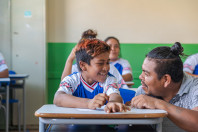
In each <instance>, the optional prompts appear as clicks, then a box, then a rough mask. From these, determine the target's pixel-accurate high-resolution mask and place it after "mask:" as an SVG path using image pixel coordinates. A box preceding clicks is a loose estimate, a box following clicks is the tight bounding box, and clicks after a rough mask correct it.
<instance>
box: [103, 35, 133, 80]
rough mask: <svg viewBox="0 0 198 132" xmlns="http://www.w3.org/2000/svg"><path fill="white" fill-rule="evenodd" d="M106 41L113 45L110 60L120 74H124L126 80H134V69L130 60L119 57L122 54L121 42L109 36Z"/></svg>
mask: <svg viewBox="0 0 198 132" xmlns="http://www.w3.org/2000/svg"><path fill="white" fill-rule="evenodd" d="M105 42H106V43H107V44H108V45H109V46H110V47H111V52H110V56H109V58H110V62H111V64H113V65H114V66H115V67H116V68H117V69H118V71H119V72H120V74H121V75H122V77H123V79H124V81H126V82H127V81H132V80H133V76H132V69H131V65H130V64H129V62H128V61H127V60H125V59H123V58H119V54H120V42H119V40H118V39H117V38H115V37H108V38H106V39H105Z"/></svg>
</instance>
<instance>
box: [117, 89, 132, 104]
mask: <svg viewBox="0 0 198 132" xmlns="http://www.w3.org/2000/svg"><path fill="white" fill-rule="evenodd" d="M119 91H120V95H121V97H122V99H123V101H124V103H126V102H127V101H131V99H132V98H133V97H134V96H135V93H136V92H135V91H134V90H130V89H124V88H119Z"/></svg>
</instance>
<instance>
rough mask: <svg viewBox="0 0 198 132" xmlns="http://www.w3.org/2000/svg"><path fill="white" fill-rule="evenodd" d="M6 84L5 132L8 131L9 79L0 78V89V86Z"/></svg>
mask: <svg viewBox="0 0 198 132" xmlns="http://www.w3.org/2000/svg"><path fill="white" fill-rule="evenodd" d="M2 83H5V84H6V132H8V131H9V91H10V90H9V84H10V78H0V87H1V84H2Z"/></svg>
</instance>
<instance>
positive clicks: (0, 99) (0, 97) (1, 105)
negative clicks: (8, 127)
mask: <svg viewBox="0 0 198 132" xmlns="http://www.w3.org/2000/svg"><path fill="white" fill-rule="evenodd" d="M1 102H2V95H1V94H0V110H1V109H3V111H4V120H5V119H6V116H5V115H6V108H5V106H4V105H3V104H2V103H1Z"/></svg>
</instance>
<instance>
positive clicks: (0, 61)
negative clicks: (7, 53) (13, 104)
mask: <svg viewBox="0 0 198 132" xmlns="http://www.w3.org/2000/svg"><path fill="white" fill-rule="evenodd" d="M7 77H9V73H8V66H7V65H6V63H5V60H4V57H3V55H2V54H1V52H0V78H7Z"/></svg>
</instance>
